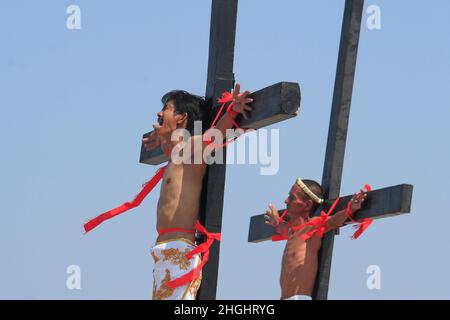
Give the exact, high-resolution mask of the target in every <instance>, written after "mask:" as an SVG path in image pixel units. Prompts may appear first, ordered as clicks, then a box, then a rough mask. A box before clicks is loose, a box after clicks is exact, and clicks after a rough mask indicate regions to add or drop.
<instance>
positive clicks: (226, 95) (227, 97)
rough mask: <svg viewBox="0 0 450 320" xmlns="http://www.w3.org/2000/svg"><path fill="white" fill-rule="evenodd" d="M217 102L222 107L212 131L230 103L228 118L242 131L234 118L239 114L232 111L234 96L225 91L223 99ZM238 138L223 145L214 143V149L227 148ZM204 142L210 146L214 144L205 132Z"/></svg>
mask: <svg viewBox="0 0 450 320" xmlns="http://www.w3.org/2000/svg"><path fill="white" fill-rule="evenodd" d="M217 102H219V103H221V104H222V105H221V106H220V108H219V111H218V112H217V114H216V117H215V118H214V121H213V122H212V124H211V127H210V128H209V129H212V128H213V127H214V125H215V124H216V122H217V120H218V118H219V116H220V115H221V113H222V110H223V108H224V107H225V105H226V104H227V103H228V102H231V103H230V104H229V105H228V107H227V109H226V113H227V116H228V118H230V120H231V122H232V123H233V125H234V126H235V127H236V128H238V129H242V128H241V127H240V126H239V125H238V124H237V123H236V121H235V120H234V118H233V116H236V115H237V114H238V113H237V112H236V111H234V110H233V109H232V107H233V94H232V93H231V92H228V91H225V92H223V93H222V97H221V98H217ZM237 138H238V137H234V138H233V139H231V140H229V141H226V142H225V143H222V144H216V143H214V148H222V147H226V146H227V145H228V144H230V143H232V142H234V141H235V140H236V139H237ZM204 140H205V141H206V142H208V145H210V144H211V143H213V142H212V141H211V138H210V137H209V136H208V131H206V132H205V139H204Z"/></svg>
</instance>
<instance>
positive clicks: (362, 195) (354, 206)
mask: <svg viewBox="0 0 450 320" xmlns="http://www.w3.org/2000/svg"><path fill="white" fill-rule="evenodd" d="M366 197H367V192H366V191H365V190H361V191H360V192H357V193H355V194H354V195H353V197H352V199H351V200H350V201H351V205H350V211H351V213H352V214H353V213H355V212H356V211H358V210H360V209H361V207H362V205H363V203H364V201H365V200H366Z"/></svg>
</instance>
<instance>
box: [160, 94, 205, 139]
mask: <svg viewBox="0 0 450 320" xmlns="http://www.w3.org/2000/svg"><path fill="white" fill-rule="evenodd" d="M169 101H172V102H173V104H174V106H175V113H176V114H183V113H187V115H188V121H187V126H186V129H187V130H188V131H189V133H190V134H191V135H193V134H194V121H201V120H202V119H203V114H204V112H205V108H206V100H205V98H203V97H200V96H197V95H194V94H191V93H189V92H187V91H183V90H173V91H170V92H167V93H166V94H165V95H164V96H163V97H162V98H161V102H162V103H163V105H164V106H165V105H166V104H167V103H168V102H169ZM204 130H205V128H203V131H204Z"/></svg>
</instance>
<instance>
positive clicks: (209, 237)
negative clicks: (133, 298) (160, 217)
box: [159, 221, 220, 288]
mask: <svg viewBox="0 0 450 320" xmlns="http://www.w3.org/2000/svg"><path fill="white" fill-rule="evenodd" d="M194 229H195V231H197V232H198V233H200V234H204V235H205V236H206V241H205V242H203V243H202V244H199V245H198V246H196V247H195V248H194V249H193V250H192V251H191V252H189V253H187V254H186V258H187V259H191V258H192V256H193V255H194V254H197V253H198V254H202V253H203V257H202V261H201V262H200V264H199V265H198V266H197V267H195V268H194V269H192V270H191V271H189V272H188V273H186V274H185V275H182V276H181V277H179V278H176V279H173V280H171V281H168V282H167V283H166V287H168V288H176V287H179V286H182V285H185V284H187V283H190V282H192V281H194V280H195V279H198V278H199V277H200V275H201V271H202V268H203V266H204V265H205V264H206V263H207V262H208V259H209V249H210V248H211V245H212V244H213V242H214V240H217V241H220V233H210V232H208V231H206V229H205V227H203V226H202V225H201V224H200V222H198V221H197V222H196V223H195V227H194ZM159 232H160V234H161V232H164V233H166V232H167V229H165V230H160V231H159Z"/></svg>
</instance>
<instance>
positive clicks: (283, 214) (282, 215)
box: [272, 210, 290, 242]
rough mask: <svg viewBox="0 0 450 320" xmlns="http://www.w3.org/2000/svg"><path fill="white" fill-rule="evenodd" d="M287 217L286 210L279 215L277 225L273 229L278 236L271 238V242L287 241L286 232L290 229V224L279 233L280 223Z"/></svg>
mask: <svg viewBox="0 0 450 320" xmlns="http://www.w3.org/2000/svg"><path fill="white" fill-rule="evenodd" d="M286 215H287V210H284V211H283V213H282V214H281V217H280V220H278V222H277V225H276V227H275V230H276V231H277V233H278V234H276V235H274V236H272V241H273V242H275V241H282V240H287V239H288V238H289V236H288V233H287V230H288V229H289V228H290V224H288V225H287V226H286V228H285V229H284V231H285V232H284V233H282V232H281V231H280V224H281V223H282V222H285V220H284V217H285V216H286Z"/></svg>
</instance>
